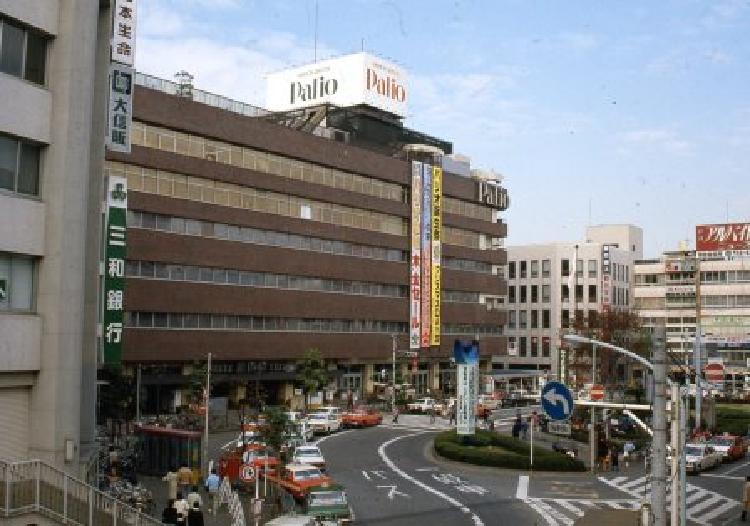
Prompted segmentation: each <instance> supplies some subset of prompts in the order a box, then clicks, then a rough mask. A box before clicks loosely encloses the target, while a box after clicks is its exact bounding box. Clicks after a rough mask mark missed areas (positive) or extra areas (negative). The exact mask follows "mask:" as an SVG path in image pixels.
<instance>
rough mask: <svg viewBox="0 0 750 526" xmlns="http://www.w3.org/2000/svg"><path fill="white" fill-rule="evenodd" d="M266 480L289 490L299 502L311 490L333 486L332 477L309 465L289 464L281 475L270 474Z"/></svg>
mask: <svg viewBox="0 0 750 526" xmlns="http://www.w3.org/2000/svg"><path fill="white" fill-rule="evenodd" d="M266 480H268V482H270V483H273V484H277V485H278V486H280V487H281V488H283V489H285V490H287V491H288V492H289V493H291V494H292V496H293V497H294V498H295V499H297V500H303V499H304V498H305V497H306V496H307V494H308V493H309V491H310V488H314V487H316V486H328V485H330V484H333V479H332V478H331V477H329V476H327V475H324V474H323V472H322V471H320V469H318V468H316V467H315V466H310V465H308V464H287V466H286V467H285V468H284V470H283V471H282V473H281V474H280V475H276V474H268V475H266Z"/></svg>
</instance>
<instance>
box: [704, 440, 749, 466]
mask: <svg viewBox="0 0 750 526" xmlns="http://www.w3.org/2000/svg"><path fill="white" fill-rule="evenodd" d="M707 444H709V445H710V446H711V447H713V448H714V450H715V451H717V452H718V453H721V454H722V456H723V458H724V460H737V459H740V458H744V456H745V453H746V452H747V447H746V446H745V442H744V440H743V439H742V438H741V437H738V436H733V435H717V436H715V437H712V438H711V439H710V440H709V441H708V442H707Z"/></svg>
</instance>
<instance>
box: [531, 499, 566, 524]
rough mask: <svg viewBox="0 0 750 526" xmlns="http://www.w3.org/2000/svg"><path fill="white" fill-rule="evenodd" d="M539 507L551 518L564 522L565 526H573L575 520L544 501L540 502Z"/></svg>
mask: <svg viewBox="0 0 750 526" xmlns="http://www.w3.org/2000/svg"><path fill="white" fill-rule="evenodd" d="M539 505H540V506H542V507H543V508H544V509H545V510H546V511H547V513H548V514H549V515H550V516H551V517H553V518H555V519H557V520H558V521H560V522H562V523H563V524H565V526H573V519H571V518H569V517H567V516H566V515H563V514H562V513H560V512H559V511H557V510H556V509H555V508H553V507H552V506H550V505H549V504H547V503H546V502H544V501H543V500H540V501H539Z"/></svg>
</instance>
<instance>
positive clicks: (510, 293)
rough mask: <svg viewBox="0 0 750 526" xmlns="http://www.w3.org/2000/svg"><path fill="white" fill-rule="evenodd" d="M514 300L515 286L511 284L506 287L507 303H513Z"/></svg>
mask: <svg viewBox="0 0 750 526" xmlns="http://www.w3.org/2000/svg"><path fill="white" fill-rule="evenodd" d="M515 302H516V286H515V285H511V286H510V287H508V303H515Z"/></svg>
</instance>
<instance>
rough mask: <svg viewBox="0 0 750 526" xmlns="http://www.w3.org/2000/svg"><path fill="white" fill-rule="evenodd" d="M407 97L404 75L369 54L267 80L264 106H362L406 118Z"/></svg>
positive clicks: (278, 108)
mask: <svg viewBox="0 0 750 526" xmlns="http://www.w3.org/2000/svg"><path fill="white" fill-rule="evenodd" d="M409 95H410V93H409V90H408V79H407V76H406V73H405V72H404V71H403V70H402V69H401V68H400V67H399V66H397V65H395V64H393V63H392V62H389V61H387V60H383V59H381V58H379V57H376V56H374V55H371V54H369V53H354V54H351V55H345V56H343V57H338V58H332V59H328V60H321V61H319V62H315V63H314V64H307V65H305V66H300V67H296V68H292V69H287V70H283V71H279V72H277V73H271V74H270V75H268V77H267V78H266V106H267V108H268V109H269V110H271V111H290V110H296V109H300V108H307V107H310V106H318V105H320V104H332V105H334V106H340V107H350V106H358V105H360V104H364V105H367V106H372V107H374V108H378V109H380V110H383V111H387V112H389V113H393V114H394V115H397V116H399V117H405V116H406V111H407V103H408V100H409Z"/></svg>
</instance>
